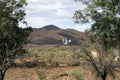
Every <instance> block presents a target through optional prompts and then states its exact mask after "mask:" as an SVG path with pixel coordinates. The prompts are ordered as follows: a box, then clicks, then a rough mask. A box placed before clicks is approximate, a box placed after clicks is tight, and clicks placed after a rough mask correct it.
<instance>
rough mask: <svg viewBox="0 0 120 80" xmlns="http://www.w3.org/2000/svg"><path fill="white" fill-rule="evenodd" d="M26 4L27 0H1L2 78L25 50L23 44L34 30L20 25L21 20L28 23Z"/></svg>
mask: <svg viewBox="0 0 120 80" xmlns="http://www.w3.org/2000/svg"><path fill="white" fill-rule="evenodd" d="M25 5H27V4H26V1H25V0H0V80H4V77H5V73H6V71H7V70H8V68H9V67H10V66H11V65H12V63H13V62H14V60H15V58H16V57H18V56H19V55H21V53H24V52H25V50H24V49H23V45H24V44H25V43H26V41H27V39H28V36H29V34H30V32H31V31H32V29H31V28H30V27H29V28H20V27H19V23H20V22H22V23H26V22H25V20H24V19H25V18H24V16H25V15H26V13H25V9H24V7H25Z"/></svg>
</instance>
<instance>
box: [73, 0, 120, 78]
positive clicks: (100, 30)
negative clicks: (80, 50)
mask: <svg viewBox="0 0 120 80" xmlns="http://www.w3.org/2000/svg"><path fill="white" fill-rule="evenodd" d="M75 1H78V2H81V3H82V4H83V5H85V8H84V9H83V10H76V11H75V13H74V16H73V18H74V19H75V22H76V23H92V25H91V28H90V29H88V30H87V33H88V34H89V35H90V37H91V38H92V41H93V42H96V41H94V39H95V38H97V39H95V40H97V41H98V42H99V44H98V45H99V48H100V49H98V48H97V51H98V53H99V54H98V55H99V56H98V60H96V59H94V58H93V57H92V56H91V55H90V54H88V52H87V51H86V50H84V54H86V56H87V58H85V57H84V56H82V57H83V58H84V59H86V60H87V61H88V62H89V63H90V64H91V65H92V67H93V68H94V70H95V71H96V73H97V74H99V76H100V77H101V79H102V80H106V77H107V75H109V74H110V73H112V74H111V75H112V76H113V75H114V74H115V73H114V71H116V68H117V67H120V63H119V61H116V62H114V59H115V53H114V50H117V51H118V54H120V0H75ZM93 38H94V39H93ZM111 50H112V51H111ZM109 53H110V54H109ZM110 55H111V56H112V58H111V56H110ZM110 58H111V59H110ZM96 61H97V62H96Z"/></svg>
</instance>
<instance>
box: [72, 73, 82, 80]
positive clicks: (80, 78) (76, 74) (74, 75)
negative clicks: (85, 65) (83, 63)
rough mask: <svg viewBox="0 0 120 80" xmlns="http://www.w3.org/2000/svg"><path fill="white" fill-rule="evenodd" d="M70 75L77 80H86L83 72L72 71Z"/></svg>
mask: <svg viewBox="0 0 120 80" xmlns="http://www.w3.org/2000/svg"><path fill="white" fill-rule="evenodd" d="M70 75H71V76H73V77H74V78H75V79H76V80H84V78H83V71H70Z"/></svg>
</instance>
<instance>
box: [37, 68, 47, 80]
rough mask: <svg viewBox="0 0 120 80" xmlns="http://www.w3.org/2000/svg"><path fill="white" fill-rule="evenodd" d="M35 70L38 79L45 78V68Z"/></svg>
mask: <svg viewBox="0 0 120 80" xmlns="http://www.w3.org/2000/svg"><path fill="white" fill-rule="evenodd" d="M35 70H36V73H37V74H38V76H39V79H40V80H45V78H46V75H45V70H43V69H35Z"/></svg>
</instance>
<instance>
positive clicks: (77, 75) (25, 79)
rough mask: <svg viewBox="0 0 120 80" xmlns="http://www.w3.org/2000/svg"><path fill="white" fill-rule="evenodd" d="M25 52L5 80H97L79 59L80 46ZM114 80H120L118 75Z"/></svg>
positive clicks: (34, 49) (28, 50) (33, 48)
mask: <svg viewBox="0 0 120 80" xmlns="http://www.w3.org/2000/svg"><path fill="white" fill-rule="evenodd" d="M26 50H27V52H28V53H27V54H26V55H25V56H24V57H23V58H20V59H16V66H17V68H12V69H9V70H8V71H7V73H6V77H5V78H6V79H5V80H98V79H96V78H95V77H94V74H93V73H92V72H91V70H90V68H89V66H88V65H86V66H85V64H84V62H83V61H82V59H81V58H80V54H81V53H80V51H81V47H80V46H38V47H31V48H27V49H26ZM18 67H19V68H18ZM38 78H39V79H38ZM108 80H112V79H111V78H110V77H108ZM114 80H120V77H119V74H118V76H117V78H116V79H114Z"/></svg>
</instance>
